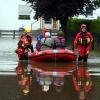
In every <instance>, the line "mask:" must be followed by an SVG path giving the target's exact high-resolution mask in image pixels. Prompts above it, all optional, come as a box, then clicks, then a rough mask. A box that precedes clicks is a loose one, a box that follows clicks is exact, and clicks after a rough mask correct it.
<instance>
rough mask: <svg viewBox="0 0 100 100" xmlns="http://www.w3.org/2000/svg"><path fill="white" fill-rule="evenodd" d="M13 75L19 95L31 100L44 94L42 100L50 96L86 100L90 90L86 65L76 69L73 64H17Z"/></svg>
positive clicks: (78, 66)
mask: <svg viewBox="0 0 100 100" xmlns="http://www.w3.org/2000/svg"><path fill="white" fill-rule="evenodd" d="M16 73H17V77H18V84H19V86H20V88H21V91H22V93H23V94H24V95H28V97H29V98H31V99H32V98H37V100H41V99H40V98H42V96H43V95H44V94H43V93H45V94H46V95H44V96H45V99H44V100H47V99H48V98H50V97H51V95H52V98H61V97H62V98H63V100H66V99H67V100H86V99H88V98H89V94H90V93H91V91H92V90H93V89H92V87H93V82H92V78H91V76H90V73H89V70H88V64H86V63H78V64H77V66H76V64H75V63H56V64H55V63H46V62H29V63H28V62H19V63H18V66H17V67H16ZM57 93H58V94H57ZM38 95H39V96H40V97H38ZM43 98H44V97H43ZM26 100H27V99H26ZM48 100H49V99H48Z"/></svg>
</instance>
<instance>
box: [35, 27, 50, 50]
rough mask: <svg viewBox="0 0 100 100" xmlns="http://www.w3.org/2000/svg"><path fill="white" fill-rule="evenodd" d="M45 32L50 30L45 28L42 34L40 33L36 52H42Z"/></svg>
mask: <svg viewBox="0 0 100 100" xmlns="http://www.w3.org/2000/svg"><path fill="white" fill-rule="evenodd" d="M45 32H50V29H49V28H47V27H44V28H43V29H42V33H40V34H39V35H38V36H37V43H36V50H37V51H40V50H41V39H42V38H43V37H44V34H45Z"/></svg>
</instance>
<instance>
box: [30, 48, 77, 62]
mask: <svg viewBox="0 0 100 100" xmlns="http://www.w3.org/2000/svg"><path fill="white" fill-rule="evenodd" d="M28 59H29V60H33V61H76V55H75V53H74V52H73V51H72V50H68V49H51V50H44V51H39V52H38V51H35V52H33V53H28Z"/></svg>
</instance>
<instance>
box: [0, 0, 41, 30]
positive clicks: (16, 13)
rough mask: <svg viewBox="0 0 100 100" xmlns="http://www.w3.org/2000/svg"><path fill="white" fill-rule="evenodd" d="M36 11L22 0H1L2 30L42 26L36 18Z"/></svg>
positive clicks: (0, 18) (0, 20)
mask: <svg viewBox="0 0 100 100" xmlns="http://www.w3.org/2000/svg"><path fill="white" fill-rule="evenodd" d="M33 17H34V11H33V10H32V9H31V8H30V5H29V4H27V3H26V2H24V1H22V0H9V2H7V0H0V30H18V29H19V28H21V27H31V26H32V29H33V30H35V29H37V28H39V27H40V25H39V21H36V23H35V24H33V23H34V22H35V20H34V18H33Z"/></svg>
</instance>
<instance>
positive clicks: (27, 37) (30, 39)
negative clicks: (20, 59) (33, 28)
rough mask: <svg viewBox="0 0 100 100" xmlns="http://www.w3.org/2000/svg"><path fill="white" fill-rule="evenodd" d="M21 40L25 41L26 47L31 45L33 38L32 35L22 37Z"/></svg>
mask: <svg viewBox="0 0 100 100" xmlns="http://www.w3.org/2000/svg"><path fill="white" fill-rule="evenodd" d="M20 40H21V41H23V43H24V45H31V43H32V36H30V35H21V37H20Z"/></svg>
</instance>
